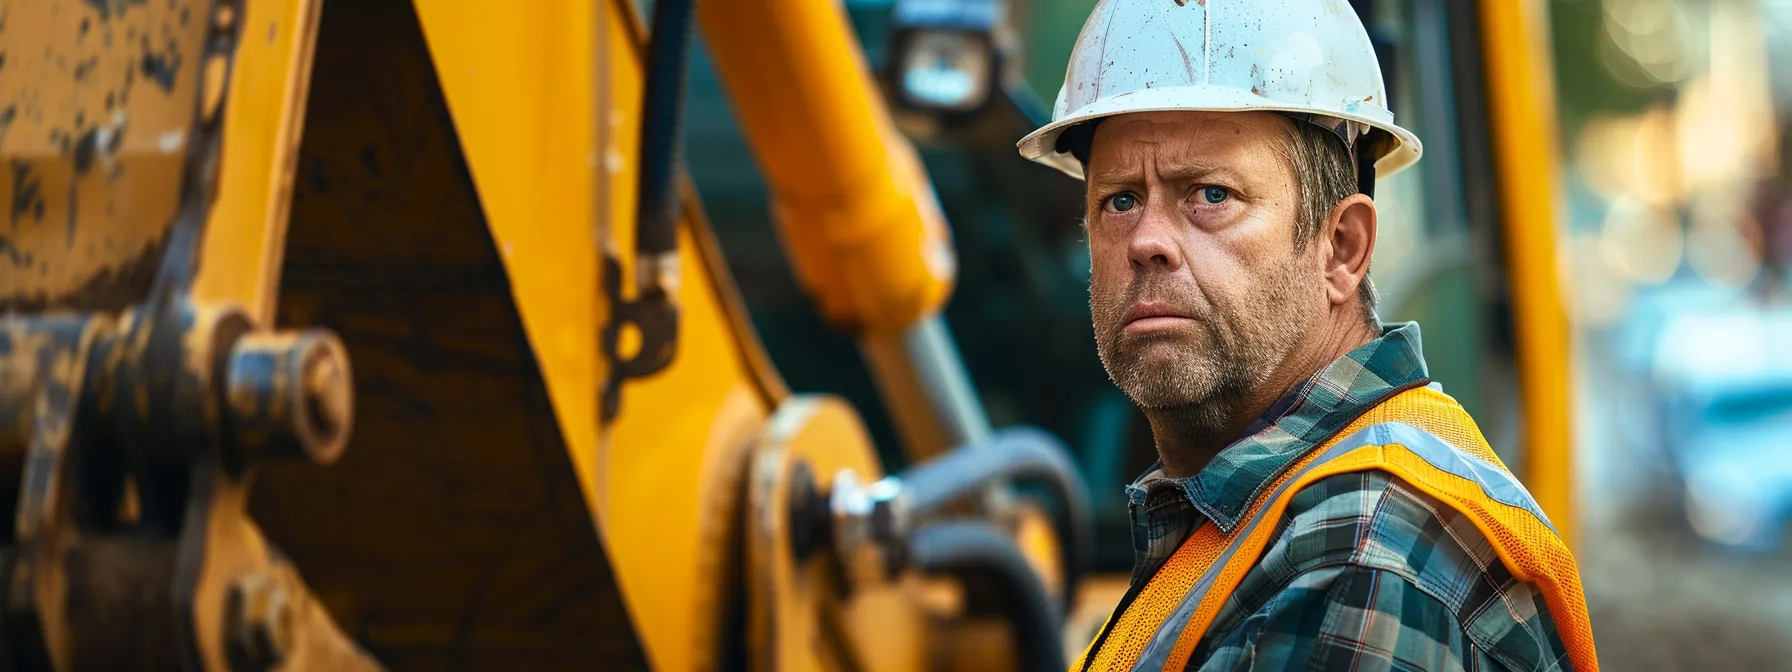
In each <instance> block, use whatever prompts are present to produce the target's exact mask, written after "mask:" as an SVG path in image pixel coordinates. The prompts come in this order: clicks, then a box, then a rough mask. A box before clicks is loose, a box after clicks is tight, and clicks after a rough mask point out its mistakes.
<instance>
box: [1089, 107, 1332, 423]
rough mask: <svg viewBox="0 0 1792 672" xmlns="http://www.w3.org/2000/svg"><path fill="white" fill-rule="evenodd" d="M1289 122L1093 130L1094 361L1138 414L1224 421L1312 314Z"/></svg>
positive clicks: (1238, 117) (1167, 116) (1166, 121)
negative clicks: (1186, 411)
mask: <svg viewBox="0 0 1792 672" xmlns="http://www.w3.org/2000/svg"><path fill="white" fill-rule="evenodd" d="M1289 123H1292V122H1290V121H1288V120H1286V119H1284V118H1281V117H1279V116H1276V115H1274V114H1271V113H1265V112H1253V113H1206V112H1149V113H1139V114H1129V115H1123V116H1119V117H1114V118H1111V119H1108V120H1107V121H1105V122H1103V123H1102V124H1101V126H1100V127H1099V128H1098V129H1097V130H1096V134H1095V139H1094V144H1093V147H1092V148H1091V153H1090V157H1089V165H1088V170H1087V171H1086V173H1087V175H1088V189H1089V192H1088V196H1089V198H1088V201H1089V204H1088V210H1087V216H1088V227H1089V257H1090V267H1091V268H1090V280H1089V305H1090V312H1091V313H1092V314H1093V317H1094V320H1095V339H1096V346H1097V349H1098V351H1099V353H1100V354H1101V361H1102V364H1103V365H1104V366H1105V367H1107V370H1108V375H1109V376H1110V377H1112V378H1113V379H1114V383H1115V384H1116V385H1119V386H1120V388H1121V389H1122V390H1124V391H1125V392H1126V393H1127V395H1129V396H1131V397H1132V398H1133V401H1135V402H1137V403H1138V404H1139V406H1141V407H1143V408H1146V409H1168V408H1177V407H1189V408H1192V409H1194V410H1197V411H1200V412H1199V413H1198V414H1197V417H1196V419H1198V420H1200V421H1201V422H1202V423H1203V424H1210V425H1216V426H1225V423H1228V422H1232V421H1235V420H1236V419H1235V418H1233V417H1231V416H1233V415H1234V414H1236V413H1239V412H1242V411H1243V410H1244V409H1243V408H1241V406H1240V405H1241V403H1242V402H1244V401H1246V400H1247V399H1248V396H1249V395H1250V394H1251V392H1252V391H1253V390H1255V389H1256V388H1257V387H1259V386H1261V385H1262V384H1263V383H1264V381H1265V379H1267V378H1268V377H1269V375H1270V373H1271V372H1272V371H1273V370H1274V369H1275V367H1276V366H1277V365H1279V364H1280V363H1281V362H1282V361H1283V359H1284V358H1285V357H1286V356H1287V354H1288V352H1289V351H1290V350H1291V349H1292V348H1293V346H1294V344H1295V343H1296V342H1297V341H1298V340H1299V338H1300V337H1301V335H1302V332H1303V331H1304V330H1305V329H1306V328H1307V327H1308V326H1309V325H1310V324H1312V323H1313V322H1314V321H1315V320H1318V319H1319V318H1320V317H1321V316H1322V315H1323V313H1324V310H1325V308H1326V305H1327V304H1326V299H1325V286H1324V284H1323V275H1322V273H1323V269H1322V264H1321V261H1320V259H1321V257H1320V251H1319V250H1318V249H1317V248H1320V247H1322V245H1321V242H1322V241H1321V240H1319V239H1314V240H1310V241H1307V242H1306V243H1305V244H1304V245H1302V246H1301V249H1299V250H1296V245H1295V233H1294V232H1295V221H1296V218H1297V216H1298V215H1297V213H1298V212H1299V207H1298V204H1299V191H1298V189H1297V186H1296V177H1295V174H1294V170H1293V168H1292V166H1291V165H1290V163H1289V160H1288V159H1287V158H1286V156H1285V151H1286V150H1284V149H1283V148H1284V147H1285V146H1286V145H1285V144H1284V142H1285V140H1284V138H1285V137H1286V133H1287V132H1288V131H1287V128H1288V127H1287V126H1286V124H1289ZM1276 392H1280V391H1279V390H1277V391H1276ZM1200 416H1211V417H1205V418H1202V417H1200Z"/></svg>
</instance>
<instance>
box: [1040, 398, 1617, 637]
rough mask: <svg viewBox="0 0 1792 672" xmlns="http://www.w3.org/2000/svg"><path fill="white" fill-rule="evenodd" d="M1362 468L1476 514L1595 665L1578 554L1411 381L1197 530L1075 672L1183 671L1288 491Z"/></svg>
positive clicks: (1471, 433)
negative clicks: (1227, 520)
mask: <svg viewBox="0 0 1792 672" xmlns="http://www.w3.org/2000/svg"><path fill="white" fill-rule="evenodd" d="M1370 469H1379V470H1382V471H1386V472H1388V473H1390V474H1393V475H1394V476H1397V477H1399V478H1400V479H1401V480H1402V481H1404V482H1405V483H1407V484H1410V485H1411V486H1412V487H1415V488H1418V489H1419V490H1421V491H1423V492H1424V493H1426V494H1428V495H1431V496H1432V497H1434V498H1436V499H1437V500H1438V501H1439V502H1442V503H1444V504H1445V505H1447V506H1450V507H1452V508H1454V509H1456V510H1457V511H1460V512H1462V513H1463V514H1465V515H1467V516H1468V517H1469V519H1470V520H1473V521H1474V523H1475V526H1476V527H1478V528H1480V530H1481V533H1482V534H1484V535H1486V537H1487V540H1488V541H1489V542H1491V543H1492V544H1493V547H1494V550H1495V551H1496V552H1498V554H1499V557H1500V560H1502V561H1504V562H1505V563H1506V568H1507V569H1509V570H1511V572H1512V576H1513V577H1514V578H1516V579H1517V580H1519V581H1525V582H1528V583H1531V584H1532V585H1534V586H1536V587H1537V588H1538V589H1539V590H1541V591H1542V593H1543V596H1544V599H1545V600H1546V601H1547V603H1548V604H1549V614H1550V617H1551V618H1553V619H1554V620H1555V625H1556V632H1557V634H1558V635H1559V636H1560V637H1561V638H1562V644H1563V646H1564V647H1566V648H1567V651H1568V656H1569V658H1570V659H1571V660H1572V661H1573V663H1574V669H1575V670H1577V671H1580V672H1594V671H1596V670H1598V669H1599V661H1598V659H1597V658H1596V656H1595V654H1594V650H1593V630H1592V627H1591V625H1590V624H1589V622H1588V620H1587V603H1586V596H1585V595H1584V594H1583V593H1582V592H1581V586H1580V570H1579V569H1578V568H1577V567H1576V566H1575V563H1574V556H1573V555H1572V554H1570V553H1569V552H1568V547H1567V546H1566V545H1564V544H1563V543H1562V540H1561V537H1559V536H1557V535H1556V532H1555V528H1553V527H1551V526H1550V524H1549V521H1548V519H1547V518H1545V517H1544V516H1543V512H1542V511H1541V510H1540V509H1539V508H1538V507H1537V504H1536V502H1535V501H1534V500H1532V499H1531V496H1530V493H1528V492H1526V491H1525V490H1524V487H1523V486H1521V485H1519V483H1518V480H1517V479H1516V478H1514V477H1513V476H1512V473H1511V472H1510V471H1508V470H1507V469H1506V467H1505V465H1504V464H1502V463H1501V462H1500V459H1499V457H1498V456H1496V455H1495V454H1494V452H1493V449H1492V448H1490V447H1488V445H1487V440H1486V439H1485V438H1482V436H1481V431H1480V429H1479V428H1477V427H1476V426H1475V421H1474V419H1473V418H1470V417H1469V415H1468V413H1467V412H1466V411H1464V410H1462V406H1461V405H1459V404H1457V403H1456V400H1455V399H1451V398H1450V397H1449V396H1447V395H1445V394H1444V393H1442V392H1437V391H1435V390H1432V389H1429V388H1425V387H1419V388H1414V389H1411V390H1407V391H1405V392H1401V393H1399V394H1396V395H1394V396H1393V397H1391V398H1389V399H1387V400H1386V401H1383V402H1382V403H1380V404H1377V405H1376V406H1375V407H1373V408H1371V409H1370V410H1369V411H1368V412H1367V413H1364V414H1363V416H1362V417H1360V418H1357V420H1356V421H1354V422H1352V423H1350V425H1348V426H1346V427H1345V428H1344V429H1342V430H1340V431H1339V432H1338V433H1337V434H1335V435H1333V437H1332V438H1331V439H1330V440H1328V441H1326V442H1325V443H1324V444H1321V445H1320V446H1319V447H1318V448H1316V449H1314V450H1312V451H1309V452H1308V453H1307V454H1306V455H1305V456H1302V457H1301V458H1300V459H1298V460H1295V462H1294V463H1293V464H1292V465H1290V466H1289V467H1288V468H1287V469H1285V470H1284V471H1283V472H1282V474H1281V475H1280V476H1278V477H1277V478H1276V480H1275V481H1274V482H1273V483H1272V484H1271V485H1270V486H1269V487H1266V488H1264V489H1263V491H1262V493H1261V494H1259V495H1258V498H1257V500H1256V501H1255V502H1253V503H1252V504H1251V506H1250V508H1249V509H1247V510H1246V512H1245V514H1244V516H1243V517H1242V518H1241V521H1242V522H1241V523H1240V524H1239V525H1237V526H1236V527H1234V528H1233V529H1232V532H1231V533H1230V534H1228V533H1225V532H1222V531H1220V529H1219V527H1218V526H1216V525H1212V524H1204V525H1201V526H1200V527H1199V528H1197V529H1196V530H1195V532H1194V533H1193V534H1192V535H1190V536H1189V538H1188V541H1186V542H1183V544H1182V546H1181V547H1180V548H1178V549H1177V550H1176V553H1175V554H1174V555H1172V556H1170V559H1169V560H1168V561H1166V562H1165V563H1164V565H1163V567H1162V568H1160V569H1158V570H1157V573H1156V574H1155V575H1153V576H1152V577H1151V579H1150V581H1149V582H1147V583H1146V584H1145V587H1144V589H1143V590H1142V591H1141V592H1139V594H1138V595H1137V596H1136V597H1135V598H1134V599H1133V601H1132V603H1131V604H1129V605H1128V606H1127V607H1126V610H1125V611H1124V612H1123V613H1120V614H1118V615H1117V616H1110V617H1109V619H1108V623H1107V624H1106V625H1104V626H1103V630H1102V635H1100V636H1098V637H1097V638H1096V640H1095V643H1100V645H1101V649H1100V650H1099V651H1092V650H1085V651H1084V652H1083V655H1082V656H1081V657H1079V658H1078V659H1077V661H1076V666H1075V667H1072V668H1071V670H1072V672H1077V671H1078V670H1084V669H1087V670H1134V671H1141V670H1177V671H1179V670H1182V669H1183V668H1184V667H1186V666H1187V665H1188V661H1189V658H1190V656H1192V655H1193V654H1194V651H1195V646H1196V645H1197V644H1199V643H1200V641H1201V638H1202V636H1203V635H1205V634H1206V633H1207V628H1208V626H1209V625H1211V624H1212V622H1213V618H1214V616H1215V615H1217V614H1218V613H1219V611H1220V606H1221V605H1223V604H1225V602H1226V599H1225V598H1226V597H1227V596H1228V595H1230V594H1231V593H1232V591H1233V589H1235V588H1237V587H1238V582H1239V581H1240V580H1242V579H1243V578H1244V575H1245V573H1246V572H1248V571H1250V569H1251V568H1252V567H1254V566H1255V565H1256V564H1257V560H1258V558H1259V557H1260V556H1261V555H1262V554H1263V551H1264V548H1265V547H1266V546H1267V545H1268V544H1269V543H1270V541H1271V536H1272V535H1273V534H1274V532H1275V530H1276V527H1277V525H1276V523H1277V522H1278V521H1280V520H1281V518H1282V512H1283V511H1284V510H1286V509H1287V508H1288V502H1290V501H1292V500H1293V499H1294V495H1295V493H1298V492H1300V490H1301V489H1302V488H1305V487H1307V486H1308V485H1311V484H1313V483H1316V482H1318V481H1319V480H1321V479H1323V478H1326V477H1328V476H1333V475H1337V474H1342V473H1347V472H1355V471H1366V470H1370ZM1095 643H1091V644H1090V648H1091V649H1093V648H1094V646H1095ZM1091 655H1093V656H1094V659H1093V660H1092V661H1091V660H1090V656H1091ZM1085 662H1090V663H1093V664H1090V665H1087V666H1085Z"/></svg>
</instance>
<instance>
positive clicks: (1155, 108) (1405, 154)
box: [1016, 86, 1424, 180]
mask: <svg viewBox="0 0 1792 672" xmlns="http://www.w3.org/2000/svg"><path fill="white" fill-rule="evenodd" d="M1191 100H1199V101H1203V102H1202V104H1201V105H1198V106H1191V105H1189V104H1188V101H1191ZM1342 107H1343V109H1324V110H1321V109H1316V108H1314V107H1313V106H1310V105H1299V104H1292V103H1286V102H1282V101H1277V100H1273V99H1270V98H1265V97H1263V96H1261V95H1258V94H1256V93H1253V92H1249V91H1239V90H1237V89H1232V88H1230V87H1215V86H1173V87H1164V88H1157V89H1147V90H1143V91H1134V92H1130V93H1124V94H1121V95H1118V96H1114V97H1112V98H1104V99H1101V100H1097V101H1095V102H1093V103H1090V104H1088V105H1085V106H1083V108H1082V109H1080V110H1077V111H1076V112H1074V113H1072V114H1070V115H1069V116H1066V117H1065V118H1063V119H1060V120H1058V121H1054V122H1052V123H1050V124H1046V125H1045V126H1041V127H1040V128H1039V130H1036V131H1033V132H1032V133H1029V134H1027V137H1025V138H1021V141H1020V142H1019V143H1018V144H1017V145H1016V146H1017V147H1018V148H1019V149H1020V154H1021V156H1023V157H1026V158H1027V159H1030V160H1033V161H1036V162H1039V163H1043V164H1045V165H1048V166H1051V167H1053V168H1057V169H1058V170H1059V171H1060V172H1063V173H1064V174H1066V175H1069V176H1071V177H1074V178H1076V179H1079V180H1080V179H1083V164H1082V162H1080V161H1077V160H1076V157H1073V156H1071V155H1070V153H1069V152H1059V151H1058V136H1060V135H1062V134H1063V133H1064V131H1065V130H1067V129H1069V128H1070V127H1072V126H1075V125H1077V124H1082V123H1087V122H1090V121H1094V120H1096V119H1103V118H1107V117H1113V116H1119V115H1122V114H1134V113H1139V112H1297V113H1305V114H1315V113H1316V114H1323V115H1326V116H1330V117H1336V118H1339V119H1346V120H1349V121H1356V122H1361V123H1364V124H1368V125H1369V126H1371V127H1374V128H1376V129H1379V130H1381V131H1384V132H1386V133H1387V134H1388V135H1390V136H1392V137H1393V142H1392V143H1389V146H1388V148H1387V149H1386V150H1385V153H1384V154H1382V156H1381V157H1379V158H1377V159H1376V161H1375V175H1376V178H1377V179H1381V178H1386V177H1388V176H1390V175H1393V174H1394V173H1397V172H1399V171H1400V170H1401V169H1403V168H1405V167H1407V166H1410V165H1412V164H1413V162H1415V161H1418V160H1419V155H1420V154H1422V153H1423V151H1424V148H1423V146H1422V145H1421V144H1420V143H1419V138H1418V136H1416V135H1413V134H1412V132H1411V131H1408V130H1406V129H1404V128H1401V127H1399V126H1396V125H1394V123H1393V117H1394V115H1393V113H1391V112H1388V111H1387V110H1386V109H1384V108H1382V107H1381V106H1379V105H1375V104H1373V103H1369V102H1358V103H1350V104H1348V105H1344V106H1342Z"/></svg>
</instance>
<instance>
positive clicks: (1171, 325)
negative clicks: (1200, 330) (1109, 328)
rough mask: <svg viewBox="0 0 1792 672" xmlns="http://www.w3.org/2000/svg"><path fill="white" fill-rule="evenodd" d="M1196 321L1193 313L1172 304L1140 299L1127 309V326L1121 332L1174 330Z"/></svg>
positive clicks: (1140, 332)
mask: <svg viewBox="0 0 1792 672" xmlns="http://www.w3.org/2000/svg"><path fill="white" fill-rule="evenodd" d="M1194 321H1195V318H1194V316H1193V315H1190V314H1189V313H1188V312H1186V311H1183V310H1179V309H1177V308H1176V307H1174V306H1171V305H1170V304H1167V303H1157V302H1152V301H1140V302H1138V303H1135V304H1132V308H1129V309H1127V311H1126V321H1125V326H1124V327H1123V328H1122V329H1121V332H1122V333H1125V334H1149V333H1155V332H1162V331H1174V330H1177V329H1181V328H1183V327H1186V326H1188V325H1190V324H1193V323H1194Z"/></svg>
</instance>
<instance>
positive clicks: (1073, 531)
mask: <svg viewBox="0 0 1792 672" xmlns="http://www.w3.org/2000/svg"><path fill="white" fill-rule="evenodd" d="M900 478H901V481H902V484H903V489H904V491H905V495H904V496H905V497H906V498H907V500H908V501H907V514H908V516H910V518H911V519H913V520H917V521H919V520H925V519H926V518H927V516H928V514H930V513H934V512H936V511H938V510H939V509H940V508H942V507H944V506H945V505H947V504H950V503H952V502H955V501H958V500H960V499H964V498H966V497H970V496H974V495H979V494H981V493H982V491H983V489H984V488H985V487H987V486H988V485H989V484H990V483H993V482H997V481H1003V480H1028V481H1037V482H1039V483H1041V484H1043V485H1045V486H1046V487H1047V488H1049V489H1050V490H1051V491H1052V495H1053V496H1055V497H1056V498H1057V500H1058V503H1059V505H1060V507H1061V508H1060V510H1059V520H1058V534H1059V539H1060V540H1061V541H1062V542H1063V548H1064V598H1065V600H1066V601H1068V600H1069V599H1070V597H1071V596H1072V595H1074V594H1075V589H1076V584H1077V581H1078V580H1079V579H1080V578H1082V574H1083V572H1085V571H1087V569H1088V567H1089V562H1090V558H1091V557H1092V555H1093V552H1094V545H1095V538H1094V528H1093V524H1092V522H1091V521H1090V517H1089V494H1088V491H1087V490H1086V489H1085V488H1084V486H1083V479H1082V476H1081V473H1080V472H1078V471H1077V469H1076V465H1075V464H1074V463H1073V462H1071V460H1070V452H1069V450H1067V449H1066V448H1065V447H1064V444H1063V443H1062V442H1060V441H1058V439H1057V437H1054V436H1052V435H1051V434H1050V433H1047V432H1045V431H1043V430H1039V429H1035V428H1031V427H1013V428H1008V429H1003V430H1000V431H997V432H995V433H994V435H992V436H991V437H990V439H989V441H986V442H983V443H978V444H973V445H970V446H965V447H962V448H959V449H957V450H954V451H952V452H950V453H947V454H945V455H941V456H940V457H938V458H935V459H932V460H929V461H927V462H925V463H922V464H920V465H917V466H915V467H913V468H911V469H909V470H908V471H907V472H905V473H903V474H902V475H901V476H900Z"/></svg>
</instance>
